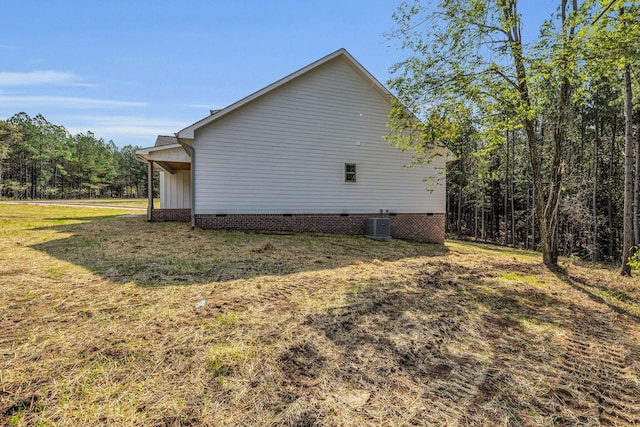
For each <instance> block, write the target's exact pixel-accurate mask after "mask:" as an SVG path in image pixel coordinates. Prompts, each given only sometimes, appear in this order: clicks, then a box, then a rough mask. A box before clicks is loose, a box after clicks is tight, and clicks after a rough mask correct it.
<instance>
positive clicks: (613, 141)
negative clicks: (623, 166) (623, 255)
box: [607, 114, 618, 258]
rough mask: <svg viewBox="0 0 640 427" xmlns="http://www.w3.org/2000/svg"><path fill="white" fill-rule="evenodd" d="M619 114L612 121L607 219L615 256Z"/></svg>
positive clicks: (612, 251) (611, 254) (610, 250)
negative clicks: (614, 192) (617, 121)
mask: <svg viewBox="0 0 640 427" xmlns="http://www.w3.org/2000/svg"><path fill="white" fill-rule="evenodd" d="M617 117H618V116H617V115H615V114H614V115H613V117H612V119H613V121H612V122H611V147H610V151H609V180H608V184H607V220H608V231H609V256H610V257H611V258H613V256H614V254H615V243H616V236H615V230H614V228H613V175H614V167H613V165H614V163H613V158H614V156H615V148H616V130H617V128H618V124H617V123H616V119H617Z"/></svg>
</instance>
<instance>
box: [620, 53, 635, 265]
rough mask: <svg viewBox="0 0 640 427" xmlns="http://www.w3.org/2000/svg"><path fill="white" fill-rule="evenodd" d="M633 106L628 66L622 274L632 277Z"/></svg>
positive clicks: (628, 66)
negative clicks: (630, 258)
mask: <svg viewBox="0 0 640 427" xmlns="http://www.w3.org/2000/svg"><path fill="white" fill-rule="evenodd" d="M632 123H633V106H632V92H631V66H630V65H629V64H627V66H626V67H625V69H624V124H625V126H624V211H623V218H624V223H623V232H622V267H621V268H620V274H621V275H623V276H631V266H630V265H629V263H628V260H629V257H630V256H631V248H632V247H633V221H632V218H631V214H632V209H631V208H632V206H631V205H632V200H633V193H632V190H633V178H632V174H633V157H632V147H633V127H632Z"/></svg>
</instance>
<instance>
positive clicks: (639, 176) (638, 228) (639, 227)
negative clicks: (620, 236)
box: [633, 128, 640, 246]
mask: <svg viewBox="0 0 640 427" xmlns="http://www.w3.org/2000/svg"><path fill="white" fill-rule="evenodd" d="M635 148H636V165H635V166H636V169H635V174H634V177H633V245H634V246H636V245H638V244H640V219H639V218H638V216H639V215H640V212H639V208H640V206H639V204H640V193H639V192H640V128H639V129H637V131H636V147H635Z"/></svg>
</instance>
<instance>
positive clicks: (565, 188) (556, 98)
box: [388, 0, 640, 274]
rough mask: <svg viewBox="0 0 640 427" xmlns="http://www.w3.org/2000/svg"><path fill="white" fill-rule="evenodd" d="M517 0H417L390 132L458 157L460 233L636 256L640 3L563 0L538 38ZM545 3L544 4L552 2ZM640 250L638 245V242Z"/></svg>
mask: <svg viewBox="0 0 640 427" xmlns="http://www.w3.org/2000/svg"><path fill="white" fill-rule="evenodd" d="M520 3H521V2H519V1H517V0H478V1H467V0H441V1H433V2H424V1H418V0H416V1H407V2H403V3H402V5H401V6H400V7H399V8H398V10H397V11H396V13H395V14H394V16H393V18H394V22H395V27H394V29H393V31H392V32H390V33H389V34H388V37H389V39H390V40H394V41H396V42H399V48H400V49H401V50H402V51H403V52H404V53H405V54H406V59H405V60H403V61H401V62H399V63H397V64H396V65H395V66H394V68H393V71H392V73H393V76H392V79H391V80H390V83H389V84H390V86H391V88H392V90H393V91H394V92H395V93H396V94H397V97H398V101H397V102H396V103H395V105H394V108H393V111H392V115H391V120H390V125H391V129H392V132H391V134H390V139H391V141H392V142H393V143H395V144H396V145H397V146H399V147H400V148H401V149H406V150H412V151H413V152H414V153H415V157H416V162H418V163H420V162H425V161H429V153H430V152H431V150H432V148H433V147H434V146H435V145H439V144H442V143H444V145H445V146H446V147H447V148H448V149H449V150H450V151H451V152H452V153H453V155H454V156H455V160H454V161H451V162H449V164H448V166H447V170H448V177H447V229H448V231H449V232H450V233H452V234H454V235H456V236H457V237H459V238H472V239H476V240H480V241H491V242H498V243H502V244H506V245H513V246H517V247H525V248H531V249H538V250H541V251H542V253H543V260H544V263H545V264H546V265H548V266H550V267H554V268H555V267H556V266H557V262H558V255H562V254H564V255H569V256H577V257H581V258H589V259H594V260H622V261H623V262H622V263H621V264H622V271H621V272H622V273H623V274H628V273H629V263H628V261H629V259H630V257H633V256H634V253H633V252H634V250H633V248H634V245H638V244H640V222H639V221H640V213H639V212H638V210H639V205H640V202H639V200H638V198H639V195H640V126H639V123H640V108H639V106H638V102H637V96H636V97H634V94H636V95H637V93H638V86H639V85H640V67H639V65H640V61H639V60H640V5H639V3H638V1H624V0H557V2H556V5H555V6H556V9H555V10H549V13H548V16H549V19H548V20H546V21H545V22H544V23H543V24H542V26H541V27H540V29H539V32H538V36H537V38H535V39H534V40H532V41H530V42H526V41H525V40H523V35H522V27H523V21H524V20H525V19H526V17H523V16H522V14H521V13H520V10H519V9H518V5H519V4H520ZM539 7H544V5H542V4H541V5H539ZM635 256H638V255H637V254H636V255H635Z"/></svg>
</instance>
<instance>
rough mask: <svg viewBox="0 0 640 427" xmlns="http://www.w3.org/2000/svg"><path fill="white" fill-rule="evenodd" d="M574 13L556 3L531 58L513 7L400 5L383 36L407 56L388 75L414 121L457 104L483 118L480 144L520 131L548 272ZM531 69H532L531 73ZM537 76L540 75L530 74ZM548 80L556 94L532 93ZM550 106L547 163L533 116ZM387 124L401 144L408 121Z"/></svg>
mask: <svg viewBox="0 0 640 427" xmlns="http://www.w3.org/2000/svg"><path fill="white" fill-rule="evenodd" d="M577 9H578V8H577V0H574V1H573V2H572V3H571V4H569V3H568V0H561V4H560V11H561V13H560V27H559V28H557V29H556V28H554V26H553V25H552V24H551V23H548V24H547V26H546V33H547V39H546V40H543V41H544V43H541V44H539V45H537V47H536V48H537V50H535V51H533V52H526V51H525V45H524V42H523V40H522V32H521V21H522V19H521V16H520V14H519V13H518V10H517V1H516V0H486V1H466V0H442V1H439V2H438V3H437V5H436V8H435V9H434V10H430V9H428V8H427V7H426V6H423V5H421V4H420V3H419V2H416V3H412V4H411V5H410V4H408V3H403V5H402V6H400V8H399V9H398V12H396V13H395V14H394V16H393V17H394V20H395V22H396V25H397V28H396V30H395V31H394V32H392V33H391V34H390V37H391V38H397V39H400V40H401V41H402V44H401V48H402V49H404V50H406V51H408V52H410V56H409V58H407V59H406V60H404V61H402V62H400V63H398V64H396V66H395V67H394V69H393V72H394V75H395V76H394V78H393V79H392V80H391V83H390V84H391V87H392V89H394V90H395V91H396V93H397V94H398V97H399V99H400V100H401V101H402V103H403V104H405V105H407V106H408V108H409V109H410V110H411V111H412V112H413V113H414V114H415V115H416V116H418V117H419V118H424V117H427V116H428V115H429V111H430V110H432V109H433V108H440V106H441V105H443V104H451V103H463V104H465V105H468V106H469V108H472V109H473V110H474V111H475V112H476V113H477V114H478V115H479V116H480V117H481V118H482V121H483V124H484V127H483V129H482V131H483V132H484V134H485V137H487V138H490V139H491V138H493V139H495V134H496V132H499V133H501V134H502V135H504V133H505V132H506V131H508V130H511V129H518V128H519V129H522V130H523V131H524V133H525V136H526V141H527V145H528V148H529V163H530V166H531V175H532V180H533V187H534V192H533V194H534V197H533V204H534V206H535V212H536V218H537V221H538V229H539V233H540V237H541V246H542V253H543V261H544V263H545V264H546V265H547V266H549V267H552V268H553V267H555V266H556V265H557V260H558V236H557V230H558V211H559V206H560V194H561V191H562V176H563V172H564V165H563V163H562V147H563V144H564V143H565V141H566V138H567V134H568V127H569V126H570V123H569V121H568V116H569V113H570V111H569V110H570V107H571V104H570V99H571V98H570V95H571V86H572V79H573V73H574V70H575V63H576V58H575V48H574V44H575V41H574V38H575V32H576V26H577V23H578V22H579V21H578V20H577V18H576V16H577ZM551 35H553V36H554V37H555V40H553V42H554V43H551V42H550V40H551ZM535 54H537V57H536V55H535ZM543 58H546V61H547V62H546V63H544V59H543ZM534 59H535V61H534ZM534 62H535V64H537V69H536V68H534V67H532V64H533V63H534ZM542 65H546V66H544V67H543V66H542ZM540 70H544V71H545V72H546V73H547V75H545V76H542V75H540V74H536V72H537V73H540ZM550 80H553V81H555V83H556V85H555V87H556V90H555V92H553V91H550V90H548V88H544V87H536V86H535V85H534V83H538V84H539V83H540V82H548V81H550ZM538 86H541V85H540V84H539V85H538ZM547 86H548V85H547ZM544 89H546V90H544ZM549 98H553V99H555V100H556V108H555V113H554V116H555V121H554V124H553V126H552V128H553V130H552V132H551V135H552V144H551V150H547V151H550V153H549V157H548V159H547V158H545V157H543V154H542V153H541V152H540V149H541V147H540V146H541V143H542V141H541V137H540V135H539V132H538V131H537V129H536V124H537V123H538V115H539V114H540V111H539V108H540V106H541V105H544V103H545V102H544V101H545V100H548V99H549ZM396 108H399V107H396ZM392 116H393V114H392ZM395 116H396V117H397V116H398V114H397V113H395ZM390 123H391V126H392V129H393V130H394V131H395V135H401V136H402V137H401V138H399V139H398V141H399V142H397V144H398V145H402V144H403V141H402V138H403V137H405V135H406V134H407V129H410V130H415V125H414V124H412V123H411V120H405V121H404V122H400V121H398V120H391V121H390ZM411 133H412V132H409V134H411ZM490 135H493V136H490ZM543 174H544V175H546V176H543Z"/></svg>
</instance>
